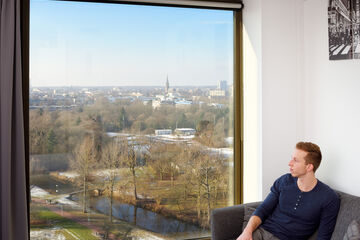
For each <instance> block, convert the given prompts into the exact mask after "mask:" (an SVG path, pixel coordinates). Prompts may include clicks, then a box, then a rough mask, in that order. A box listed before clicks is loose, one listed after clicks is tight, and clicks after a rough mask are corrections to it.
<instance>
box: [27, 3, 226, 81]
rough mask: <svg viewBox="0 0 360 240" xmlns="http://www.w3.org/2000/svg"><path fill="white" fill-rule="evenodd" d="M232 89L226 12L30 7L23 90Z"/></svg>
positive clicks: (62, 5) (96, 5) (84, 5)
mask: <svg viewBox="0 0 360 240" xmlns="http://www.w3.org/2000/svg"><path fill="white" fill-rule="evenodd" d="M167 77H168V79H169V82H170V87H171V86H192V85H193V86H202V85H206V86H209V85H217V83H218V82H219V81H221V80H226V81H227V83H228V85H231V84H232V81H233V12H232V11H224V10H206V9H190V8H172V7H171V8H170V7H155V6H140V5H124V4H104V3H84V2H82V3H81V2H66V1H53V0H31V1H30V85H31V86H33V87H34V86H159V85H164V84H165V82H166V78H167Z"/></svg>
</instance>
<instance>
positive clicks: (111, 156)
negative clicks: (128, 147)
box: [101, 141, 122, 222]
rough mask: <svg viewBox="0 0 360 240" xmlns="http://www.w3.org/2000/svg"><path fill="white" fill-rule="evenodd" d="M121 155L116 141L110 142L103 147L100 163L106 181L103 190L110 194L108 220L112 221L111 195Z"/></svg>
mask: <svg viewBox="0 0 360 240" xmlns="http://www.w3.org/2000/svg"><path fill="white" fill-rule="evenodd" d="M121 153H122V149H121V147H120V144H119V143H118V142H117V141H111V142H110V143H108V145H106V146H105V148H104V149H103V152H102V158H101V160H102V161H101V163H102V165H103V167H104V169H105V174H106V181H105V189H107V190H108V192H109V194H110V199H109V200H110V213H109V220H110V222H112V221H113V217H112V205H113V195H114V187H115V183H116V176H117V170H118V168H119V167H120V164H121Z"/></svg>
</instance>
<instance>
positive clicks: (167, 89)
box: [165, 75, 169, 94]
mask: <svg viewBox="0 0 360 240" xmlns="http://www.w3.org/2000/svg"><path fill="white" fill-rule="evenodd" d="M165 93H166V94H168V93H169V76H168V75H166V84H165Z"/></svg>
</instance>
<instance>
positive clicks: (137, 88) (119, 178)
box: [29, 0, 234, 239]
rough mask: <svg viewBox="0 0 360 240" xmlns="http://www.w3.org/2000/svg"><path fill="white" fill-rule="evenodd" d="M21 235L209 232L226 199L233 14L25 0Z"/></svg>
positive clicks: (230, 151)
mask: <svg viewBox="0 0 360 240" xmlns="http://www.w3.org/2000/svg"><path fill="white" fill-rule="evenodd" d="M30 16H31V20H30V139H29V140H30V184H31V186H30V188H31V199H32V200H31V210H30V215H31V238H32V239H55V238H57V239H101V238H106V236H108V237H110V238H112V239H131V237H134V238H137V239H147V238H152V237H153V238H154V239H155V238H156V237H157V238H156V239H175V238H176V239H179V238H197V237H202V236H209V235H210V230H209V213H210V210H211V209H213V208H218V207H223V206H228V205H232V204H233V172H234V171H233V166H234V164H233V163H234V158H233V137H234V128H233V125H234V124H233V12H231V11H223V10H204V9H190V8H169V7H154V6H139V5H122V4H103V3H86V2H63V1H46V0H31V14H30Z"/></svg>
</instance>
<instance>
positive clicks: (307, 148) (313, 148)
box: [296, 142, 322, 172]
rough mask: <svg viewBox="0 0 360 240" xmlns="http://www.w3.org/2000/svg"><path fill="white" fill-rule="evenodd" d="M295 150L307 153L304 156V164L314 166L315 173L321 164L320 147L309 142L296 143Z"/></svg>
mask: <svg viewBox="0 0 360 240" xmlns="http://www.w3.org/2000/svg"><path fill="white" fill-rule="evenodd" d="M296 149H299V150H302V151H304V152H307V155H306V156H305V162H306V164H310V163H311V164H312V165H313V166H314V172H315V171H316V169H318V167H319V166H320V163H321V158H322V156H321V151H320V147H319V146H318V145H316V144H315V143H311V142H298V143H297V144H296Z"/></svg>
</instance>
